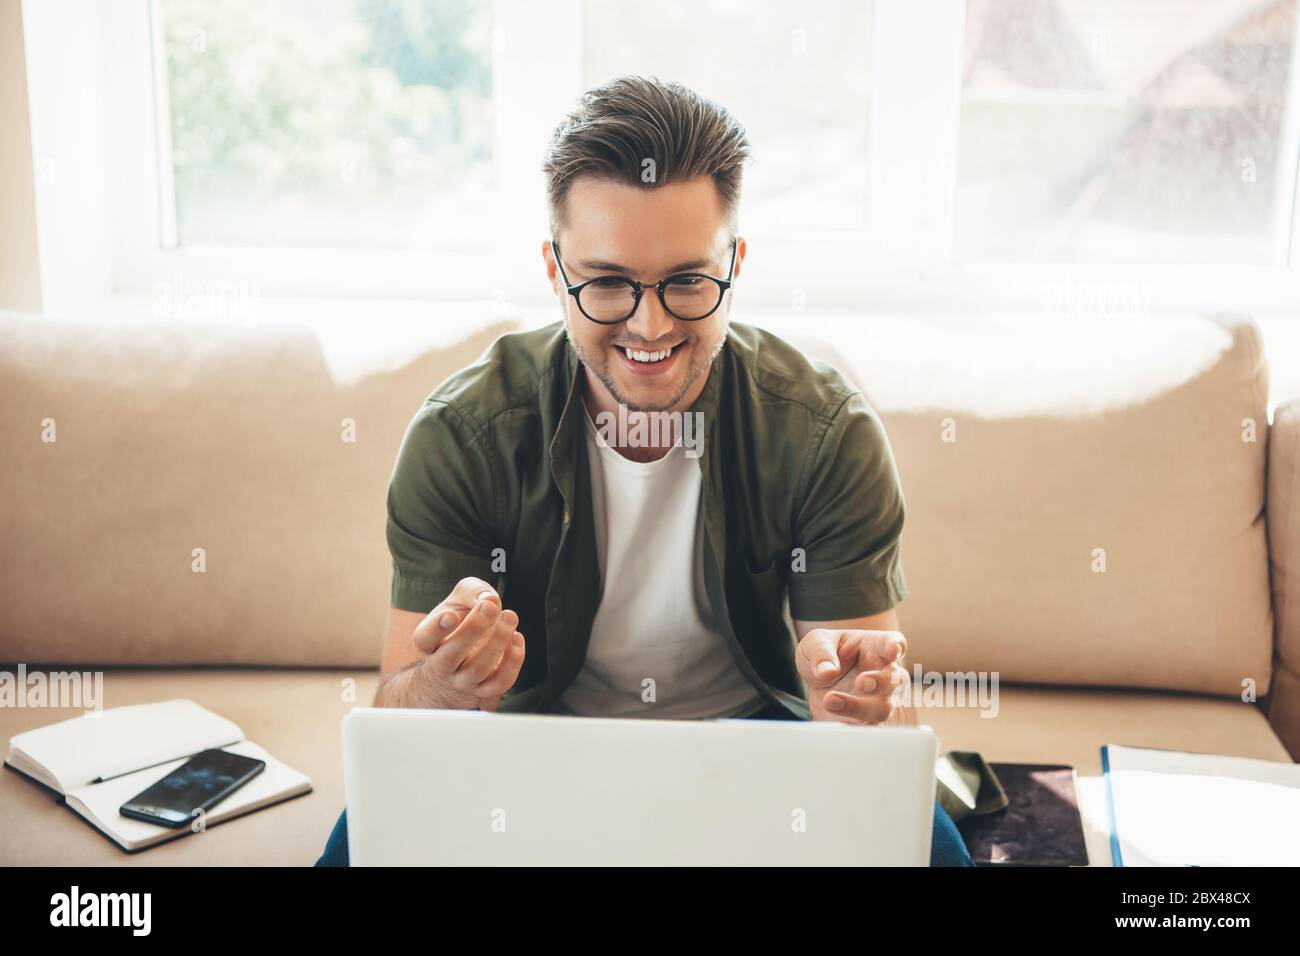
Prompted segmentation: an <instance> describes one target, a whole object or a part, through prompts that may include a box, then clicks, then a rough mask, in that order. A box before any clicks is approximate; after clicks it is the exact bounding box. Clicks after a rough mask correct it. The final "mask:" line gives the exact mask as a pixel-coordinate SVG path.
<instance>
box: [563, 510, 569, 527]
mask: <svg viewBox="0 0 1300 956" xmlns="http://www.w3.org/2000/svg"><path fill="white" fill-rule="evenodd" d="M564 523H565V524H568V523H569V509H568V508H565V509H564Z"/></svg>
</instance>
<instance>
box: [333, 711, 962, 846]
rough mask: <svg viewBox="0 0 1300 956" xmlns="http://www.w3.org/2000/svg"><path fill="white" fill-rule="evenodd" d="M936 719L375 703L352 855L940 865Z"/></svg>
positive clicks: (350, 721) (352, 815)
mask: <svg viewBox="0 0 1300 956" xmlns="http://www.w3.org/2000/svg"><path fill="white" fill-rule="evenodd" d="M937 751H938V742H937V740H936V738H935V735H934V733H933V731H931V730H930V728H929V727H863V726H849V725H846V724H836V723H822V722H816V723H814V722H808V721H775V720H716V721H686V720H648V719H639V718H638V719H624V718H615V719H604V718H585V717H570V716H561V715H550V714H499V713H498V714H493V713H482V712H478V711H448V710H399V709H393V708H358V709H356V710H353V711H352V712H351V713H349V714H348V715H347V716H346V717H344V718H343V768H344V785H345V790H346V799H347V809H348V847H349V857H350V860H351V863H352V865H353V866H425V865H448V866H465V865H469V866H480V865H503V866H512V865H525V866H528V865H560V866H569V865H630V866H638V865H639V866H660V865H688V866H689V865H741V866H748V865H775V866H800V865H804V866H835V865H870V866H925V865H927V864H928V863H929V860H930V835H931V829H932V826H933V820H934V799H935V775H934V764H935V758H936V756H937Z"/></svg>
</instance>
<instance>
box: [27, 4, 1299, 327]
mask: <svg viewBox="0 0 1300 956" xmlns="http://www.w3.org/2000/svg"><path fill="white" fill-rule="evenodd" d="M74 2H75V0H37V2H33V0H24V11H23V12H24V18H25V21H27V22H31V21H32V20H34V19H35V20H40V21H43V22H44V28H43V29H35V30H29V31H28V33H29V36H28V38H27V42H28V47H29V48H28V63H29V69H30V65H31V64H32V63H33V61H37V62H44V63H47V64H48V63H52V62H54V63H59V69H60V71H62V73H61V75H60V78H59V82H60V83H61V84H67V85H69V86H72V87H76V86H77V85H78V84H81V85H82V88H87V89H94V90H96V91H97V96H98V98H99V100H100V109H101V110H102V113H103V116H104V117H105V126H104V129H103V131H102V136H101V137H100V139H102V143H100V144H97V145H98V148H101V149H102V155H99V156H92V157H87V156H84V155H83V156H79V157H78V156H71V155H59V154H60V150H63V151H64V152H67V150H68V149H69V148H70V147H69V146H68V145H67V143H66V142H65V140H66V139H67V138H66V137H62V138H61V137H60V136H58V135H54V134H48V135H44V136H35V135H34V140H38V139H39V140H40V141H41V144H42V145H41V146H37V145H35V143H34V150H36V152H37V154H38V155H37V163H36V168H37V170H38V171H39V170H40V169H42V159H43V158H44V159H45V161H47V162H50V161H53V162H55V164H56V165H57V166H60V167H62V166H64V165H65V164H66V165H67V166H75V165H77V164H78V163H79V162H80V163H85V162H87V161H88V160H96V161H98V162H100V164H101V168H102V170H103V171H104V177H103V180H104V181H103V184H102V187H101V188H102V195H100V196H99V197H97V200H98V201H97V202H92V203H90V204H89V206H88V208H94V209H98V210H101V213H100V215H101V216H102V219H103V222H100V223H99V224H98V225H99V227H102V230H103V232H104V233H105V234H106V236H107V242H106V246H107V249H106V251H105V253H104V255H105V256H106V257H107V263H106V264H105V266H104V268H103V269H102V274H105V275H107V276H108V279H107V285H108V286H109V287H110V288H109V289H108V290H107V291H109V292H112V293H117V294H127V295H148V294H150V291H151V290H153V289H156V288H158V287H159V285H160V284H162V285H175V284H176V283H178V282H180V281H183V282H185V283H191V282H195V283H231V282H234V283H245V284H248V285H251V286H253V287H256V288H257V289H258V290H259V292H260V293H261V294H262V295H267V296H289V297H310V298H315V299H328V298H354V299H430V300H476V301H482V300H509V301H514V302H519V303H522V304H526V305H528V304H540V303H543V302H545V301H546V300H547V299H548V296H549V291H548V289H547V287H546V284H545V281H544V275H543V271H542V267H541V259H540V250H541V245H542V243H543V241H544V240H545V238H546V236H545V233H544V229H545V219H544V212H545V204H544V183H543V180H542V176H541V172H540V169H539V166H540V160H541V154H542V149H543V146H544V144H545V142H546V140H547V138H548V137H549V135H550V132H551V130H552V129H553V127H554V125H555V123H556V122H558V121H559V119H560V117H561V116H562V115H563V114H564V113H565V112H567V111H568V110H569V109H571V108H572V107H573V105H574V102H575V100H576V98H577V96H578V95H579V94H580V93H581V92H582V90H583V88H584V83H583V80H584V77H583V76H582V66H583V56H582V8H583V4H582V2H581V0H548V2H546V3H544V4H541V3H535V2H529V0H495V4H496V6H495V8H494V31H493V35H494V41H493V94H494V101H495V103H496V110H495V117H494V129H493V133H494V137H495V139H494V162H495V163H496V174H497V181H498V184H499V186H500V188H499V191H498V192H499V196H498V201H497V204H496V207H495V208H493V209H490V210H485V211H484V215H485V216H488V217H490V219H491V222H492V235H493V236H494V239H493V244H492V248H491V249H490V250H488V251H486V252H483V251H472V250H452V251H448V252H437V251H394V250H376V249H334V248H312V249H297V248H284V247H268V248H248V247H231V248H220V247H202V246H193V247H191V246H186V247H179V248H176V247H174V237H173V236H170V235H168V234H167V231H166V228H165V224H166V223H167V222H170V221H171V216H170V214H169V213H168V210H166V209H165V208H163V205H162V204H163V203H165V201H166V198H165V197H166V196H168V195H170V192H169V189H167V188H163V187H164V186H167V185H169V184H168V183H167V180H168V179H169V177H170V164H169V162H167V161H166V159H165V157H166V156H167V150H168V149H169V147H168V144H167V143H166V142H160V141H159V136H160V135H164V136H165V135H166V133H165V130H166V127H167V124H166V123H158V122H155V118H156V115H157V114H156V113H155V110H156V109H158V108H162V109H163V110H164V113H163V115H164V116H165V115H166V113H165V108H166V104H165V96H166V84H165V83H162V82H160V79H159V77H158V76H156V75H155V70H154V58H153V55H152V51H151V43H152V42H155V38H154V36H153V33H152V31H153V30H155V29H156V22H157V18H156V17H153V18H151V6H152V0H106V2H105V0H100V2H94V3H92V6H93V7H94V14H95V15H94V17H87V16H85V4H84V3H78V4H77V8H78V9H79V10H80V11H81V14H82V15H81V16H80V17H79V18H70V17H69V13H70V10H69V5H70V4H72V3H74ZM874 11H875V12H874V17H875V27H874V31H873V36H874V41H873V42H874V49H873V51H872V62H873V67H872V68H873V72H874V77H873V82H872V98H873V100H872V108H871V123H870V137H871V138H870V146H869V151H868V165H869V176H870V184H869V190H868V206H869V214H868V217H867V221H868V223H869V225H868V228H867V229H866V230H860V231H859V230H851V231H841V232H829V231H803V232H796V231H762V230H747V229H746V228H745V226H744V212H743V205H742V212H741V232H742V234H743V235H744V236H745V237H746V239H747V240H748V242H749V258H748V260H747V262H746V264H745V269H744V270H743V272H744V275H743V279H742V280H741V282H740V283H738V287H737V291H738V293H740V295H741V297H742V301H743V302H744V303H745V304H746V305H748V306H754V307H757V308H759V309H763V310H766V311H768V312H770V313H778V314H784V313H787V312H788V313H799V312H819V311H835V312H839V313H844V312H850V313H851V312H856V311H864V310H874V309H891V310H892V309H944V310H950V309H957V310H962V309H964V310H971V309H986V310H987V309H1035V310H1042V309H1044V307H1045V306H1047V305H1049V304H1050V303H1052V302H1053V301H1056V300H1057V299H1058V298H1059V296H1060V295H1061V293H1062V290H1067V295H1068V294H1069V293H1068V290H1071V289H1073V290H1083V295H1082V298H1087V296H1088V295H1090V294H1093V293H1097V294H1099V295H1100V297H1101V299H1105V298H1106V295H1107V290H1113V291H1115V294H1116V295H1117V296H1118V298H1119V299H1121V300H1123V299H1124V298H1125V297H1126V296H1127V297H1128V299H1129V300H1140V301H1145V302H1147V303H1149V304H1150V307H1151V308H1152V310H1153V311H1172V312H1181V311H1187V312H1209V311H1222V310H1239V311H1251V312H1268V313H1279V312H1296V313H1300V202H1293V207H1294V208H1293V209H1292V210H1289V214H1288V215H1286V216H1281V215H1280V216H1279V217H1278V219H1277V229H1278V235H1277V240H1278V249H1279V250H1285V252H1284V253H1280V255H1282V256H1283V258H1281V259H1280V260H1279V262H1278V263H1277V264H1276V265H1275V266H1273V267H1244V266H1221V267H1214V266H1200V265H1197V266H1168V265H1145V264H1135V265H1087V264H1069V265H1036V264H1023V263H1005V264H1001V263H991V264H990V263H979V264H971V263H959V262H956V261H955V260H954V256H953V228H954V225H955V223H954V219H953V209H954V194H955V185H956V184H955V170H956V157H957V150H958V148H959V143H958V128H959V123H960V110H961V96H962V93H961V78H960V65H961V62H962V42H963V35H964V17H965V3H964V0H874ZM56 19H59V20H62V26H63V29H62V30H59V29H53V28H52V21H55V20H56ZM70 19H79V21H80V22H79V23H73V24H72V25H71V28H73V29H90V30H93V31H95V39H96V40H97V41H98V42H97V47H98V50H99V51H100V53H99V58H98V60H96V58H95V57H83V58H75V59H73V58H68V57H66V56H65V55H64V52H63V50H59V49H54V48H53V47H54V44H63V43H65V42H66V30H67V29H68V28H69V23H68V21H69V20H70ZM38 26H40V24H38ZM33 44H34V45H36V46H37V47H38V48H37V49H33V48H32V46H33ZM520 50H527V51H529V54H530V55H528V56H521V55H519V51H520ZM543 56H544V63H543V64H542V65H543V68H539V57H543ZM49 76H50V71H49V69H48V68H47V70H46V82H45V83H44V87H46V88H48V87H49V86H50V85H51V82H52V81H50V80H49ZM756 80H757V78H756ZM1291 82H1292V88H1291V95H1290V97H1289V100H1288V116H1287V120H1286V125H1285V130H1286V135H1287V137H1288V142H1287V143H1285V144H1284V149H1283V153H1282V155H1285V156H1289V157H1291V161H1290V163H1289V166H1287V165H1286V164H1284V168H1283V169H1281V170H1280V171H1279V175H1280V176H1281V177H1283V181H1284V182H1286V183H1290V184H1292V186H1291V197H1292V199H1293V200H1294V197H1295V195H1296V193H1297V192H1300V168H1298V164H1297V161H1296V159H1297V157H1300V36H1298V37H1297V42H1296V44H1295V48H1294V50H1293V66H1292V70H1291ZM86 84H89V85H88V86H87V85H86ZM899 91H905V92H904V93H903V94H901V95H900V93H899ZM32 96H33V107H34V108H33V115H34V116H36V115H37V114H38V112H42V111H44V110H47V109H48V105H49V104H48V103H47V102H43V101H42V99H41V97H42V84H41V83H39V82H37V83H35V84H34V85H33V89H32ZM33 122H34V133H38V132H40V131H39V130H37V129H36V123H37V121H36V120H35V119H34V121H33ZM48 122H50V123H52V124H54V125H57V124H58V123H60V122H62V121H61V120H59V119H57V118H56V119H54V120H48ZM160 131H161V133H160ZM47 133H48V131H47ZM77 148H84V144H82V145H81V146H78V147H77ZM42 149H43V150H44V152H45V156H44V157H42V155H41V152H42ZM1279 195H1285V191H1284V190H1279ZM83 205H84V204H83ZM62 216H63V220H62V228H54V229H45V230H43V231H44V232H45V233H46V234H47V237H57V236H59V235H60V234H62V235H63V236H65V237H66V236H67V234H68V232H69V229H71V228H73V227H75V226H76V225H77V223H76V220H75V219H74V218H72V216H71V213H69V212H68V211H67V210H65V211H64V212H63V213H62ZM47 218H48V217H47ZM92 231H93V230H92ZM529 231H535V234H534V235H528V234H527V233H528V232H529ZM95 234H98V233H97V232H95ZM84 251H85V250H84V248H83V249H82V255H83V258H84ZM47 255H49V256H50V257H52V258H53V259H54V260H58V259H59V257H60V256H62V255H64V248H63V246H61V245H60V243H59V242H57V241H55V240H54V239H53V238H50V239H48V241H42V257H43V259H44V257H45V256H47ZM58 271H59V270H58V263H57V262H56V264H55V266H53V267H51V269H46V268H43V273H46V274H47V275H49V274H51V273H57V272H58ZM64 272H65V273H66V274H67V275H69V276H72V275H73V274H74V272H75V274H76V275H78V276H80V275H82V274H84V272H85V268H84V262H82V263H79V264H78V268H77V269H76V270H74V268H73V264H72V263H68V264H67V266H66V268H65V269H64ZM96 274H100V273H96ZM1134 290H1139V293H1140V294H1137V295H1135V294H1134ZM738 308H739V306H738Z"/></svg>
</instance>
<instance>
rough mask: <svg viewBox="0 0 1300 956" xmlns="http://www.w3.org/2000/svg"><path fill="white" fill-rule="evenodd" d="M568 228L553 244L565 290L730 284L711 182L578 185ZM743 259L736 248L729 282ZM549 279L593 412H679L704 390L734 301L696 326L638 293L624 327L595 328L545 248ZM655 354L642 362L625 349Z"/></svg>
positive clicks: (725, 236)
mask: <svg viewBox="0 0 1300 956" xmlns="http://www.w3.org/2000/svg"><path fill="white" fill-rule="evenodd" d="M566 213H567V214H566V219H567V223H568V224H567V225H566V226H565V227H564V229H563V230H562V234H561V235H559V236H556V237H555V238H556V244H557V245H558V246H559V249H560V260H561V262H562V263H563V264H564V269H565V271H566V272H567V273H568V277H569V282H570V283H572V284H574V285H577V284H578V283H580V282H585V281H586V280H587V279H591V278H594V277H595V276H604V275H617V276H623V277H625V278H629V279H635V280H639V281H641V282H658V281H659V280H660V279H664V278H667V277H668V276H670V275H675V274H677V273H680V272H699V273H704V274H706V275H712V276H717V277H718V278H719V279H725V278H726V277H727V266H728V265H729V264H730V262H731V237H730V232H729V231H728V229H727V226H726V223H725V222H724V221H723V216H722V209H721V206H720V203H719V201H718V193H717V188H716V187H715V186H714V184H713V181H712V180H711V179H710V178H708V177H702V178H700V179H694V180H690V181H688V182H682V183H670V184H667V185H664V186H658V187H655V188H652V189H641V188H638V187H636V186H628V185H624V184H622V183H612V182H607V181H603V180H597V179H593V178H591V177H583V178H580V179H578V180H576V181H575V182H574V183H573V185H572V186H571V187H570V189H569V194H568V197H567V201H566ZM744 255H745V244H744V241H743V240H741V241H740V242H739V244H738V248H737V250H736V265H735V270H734V273H733V275H732V278H733V279H735V278H736V277H737V276H738V275H739V274H740V263H741V260H742V259H743V258H744ZM543 256H544V257H545V258H546V262H547V273H548V276H549V277H550V279H551V282H552V284H553V285H554V288H555V290H556V295H557V297H558V298H559V300H560V305H561V308H562V309H563V310H564V321H565V328H566V329H567V331H568V335H569V341H570V342H571V343H572V345H573V348H574V351H575V352H577V354H578V358H579V359H581V360H582V363H583V365H584V366H585V368H586V370H587V387H588V389H589V390H591V392H593V393H594V394H593V396H592V397H593V398H595V400H596V402H597V404H598V405H599V406H604V407H606V408H608V407H610V406H612V405H614V404H615V403H619V404H622V405H625V406H627V408H628V409H629V410H630V411H673V410H685V409H687V408H689V407H690V406H691V404H693V403H694V401H695V399H696V398H698V397H699V394H700V392H702V391H703V389H704V383H705V381H706V379H707V377H708V370H709V367H710V365H712V363H713V359H714V358H715V357H716V356H717V354H718V352H719V351H720V350H721V348H722V345H723V342H724V341H725V340H726V337H727V316H728V312H729V311H730V307H731V295H730V293H728V294H727V295H726V296H724V298H723V300H722V304H721V305H719V306H718V308H717V310H716V311H715V312H714V313H713V314H712V315H710V316H708V317H707V318H704V319H700V320H698V321H694V322H688V321H683V320H681V319H677V318H674V317H673V316H672V315H669V314H668V313H667V312H665V311H664V307H663V303H662V302H660V301H659V296H658V295H657V294H656V293H655V291H654V290H653V289H646V290H644V292H643V293H642V296H641V301H640V303H639V304H638V305H637V309H636V312H635V313H634V314H633V315H632V317H631V318H630V319H628V320H627V321H626V322H621V323H619V324H617V325H600V324H598V323H596V322H592V321H591V320H589V319H588V318H587V317H586V316H584V315H583V314H582V312H581V311H580V310H579V309H578V304H577V301H576V300H575V299H574V298H573V296H571V295H569V293H568V291H567V290H566V289H565V288H564V280H563V278H562V277H561V276H560V274H559V270H558V269H557V268H556V266H555V261H554V258H553V257H552V255H551V248H550V244H549V243H545V244H544V246H543ZM629 349H630V350H632V351H635V352H641V353H651V354H654V353H659V352H662V351H664V350H669V349H670V350H671V351H670V353H669V354H668V356H667V357H666V358H661V359H659V360H658V361H653V362H646V361H641V360H638V359H635V358H633V357H632V356H631V355H630V354H629V351H628V350H629Z"/></svg>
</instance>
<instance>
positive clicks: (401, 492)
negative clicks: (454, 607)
mask: <svg viewBox="0 0 1300 956" xmlns="http://www.w3.org/2000/svg"><path fill="white" fill-rule="evenodd" d="M498 488H499V482H498V481H497V475H496V474H495V468H494V465H493V461H492V459H491V458H490V455H489V453H488V452H487V450H486V446H485V444H484V443H483V441H482V438H481V435H479V434H478V433H477V432H476V430H475V429H473V428H471V427H470V426H469V424H468V423H467V422H466V421H465V420H464V419H463V418H462V417H461V416H460V414H459V413H458V412H457V411H456V410H455V408H453V407H452V406H450V405H448V404H447V403H445V402H440V401H435V400H432V399H431V400H430V401H429V402H427V403H426V404H425V405H424V406H423V407H422V408H421V409H420V411H419V412H417V413H416V415H415V417H414V418H413V419H412V420H411V423H410V425H409V426H408V427H407V430H406V435H405V436H404V437H403V439H402V445H401V448H400V449H399V451H398V453H397V463H396V464H395V465H394V467H393V475H392V478H391V480H390V481H389V485H388V524H387V537H388V550H389V553H390V554H391V555H392V560H393V576H392V588H391V596H390V600H391V603H392V606H393V607H395V608H400V609H402V610H405V611H420V612H425V611H429V610H432V609H433V608H434V607H435V606H436V605H437V604H438V602H439V601H441V600H442V599H443V598H445V597H446V596H447V595H448V594H449V593H451V590H452V589H453V588H454V587H455V586H456V584H457V582H459V581H460V580H461V579H462V578H466V577H478V578H482V579H483V580H485V581H492V580H493V578H494V577H495V572H493V570H492V550H493V548H494V547H495V546H496V542H495V535H494V533H493V531H492V528H493V522H494V519H495V517H496V515H497V514H498V513H499V512H498V499H497V496H496V491H497V489H498Z"/></svg>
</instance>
